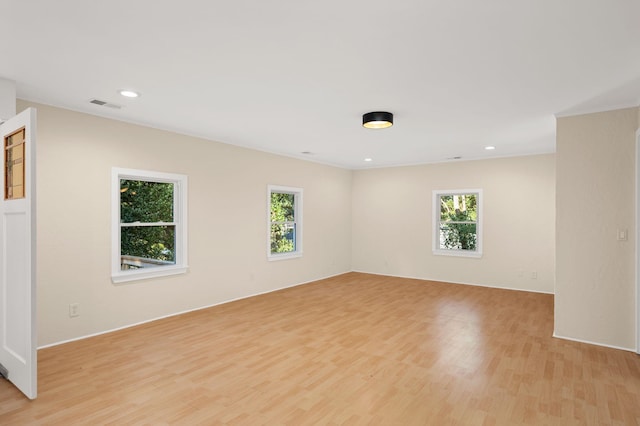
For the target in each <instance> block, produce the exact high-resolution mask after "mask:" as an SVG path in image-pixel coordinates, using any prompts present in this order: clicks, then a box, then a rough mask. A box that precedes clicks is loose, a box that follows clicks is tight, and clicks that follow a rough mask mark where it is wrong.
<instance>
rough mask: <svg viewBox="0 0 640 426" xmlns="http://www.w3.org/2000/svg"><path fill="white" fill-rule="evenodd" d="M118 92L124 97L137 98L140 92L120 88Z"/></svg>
mask: <svg viewBox="0 0 640 426" xmlns="http://www.w3.org/2000/svg"><path fill="white" fill-rule="evenodd" d="M120 94H121V95H122V96H124V97H125V98H137V97H138V96H140V93H138V92H134V91H133V90H121V91H120Z"/></svg>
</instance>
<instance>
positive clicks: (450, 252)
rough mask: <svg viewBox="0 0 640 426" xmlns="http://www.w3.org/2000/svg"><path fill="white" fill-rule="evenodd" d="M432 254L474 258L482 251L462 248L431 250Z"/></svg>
mask: <svg viewBox="0 0 640 426" xmlns="http://www.w3.org/2000/svg"><path fill="white" fill-rule="evenodd" d="M433 254H434V255H436V256H454V257H470V258H474V259H480V258H481V257H482V252H476V251H462V250H433Z"/></svg>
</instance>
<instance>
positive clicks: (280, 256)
mask: <svg viewBox="0 0 640 426" xmlns="http://www.w3.org/2000/svg"><path fill="white" fill-rule="evenodd" d="M297 257H302V252H300V251H296V252H293V253H282V254H269V255H267V260H268V261H269V262H272V261H275V260H286V259H295V258H297Z"/></svg>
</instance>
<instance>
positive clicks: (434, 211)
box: [431, 189, 484, 258]
mask: <svg viewBox="0 0 640 426" xmlns="http://www.w3.org/2000/svg"><path fill="white" fill-rule="evenodd" d="M464 194H477V195H478V197H477V200H476V213H477V215H478V218H477V220H476V250H475V251H466V250H443V249H441V248H439V244H437V243H436V240H437V239H438V238H439V236H440V227H439V226H438V224H439V223H440V219H439V218H440V203H438V199H439V198H440V196H441V195H464ZM483 202H484V195H483V194H482V189H454V190H448V189H434V190H433V191H431V219H432V222H431V230H432V232H433V235H432V238H431V252H432V253H433V254H434V255H436V256H457V257H470V258H481V257H482V222H483V221H484V216H483V215H484V212H483V210H482V204H483Z"/></svg>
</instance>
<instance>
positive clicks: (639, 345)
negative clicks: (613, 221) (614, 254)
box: [635, 128, 640, 354]
mask: <svg viewBox="0 0 640 426" xmlns="http://www.w3.org/2000/svg"><path fill="white" fill-rule="evenodd" d="M639 169H640V128H639V129H638V130H636V212H635V213H636V214H635V219H636V222H635V226H636V247H635V249H636V256H635V274H636V279H635V281H636V324H635V325H636V353H637V354H640V273H639V272H638V268H640V229H639V228H638V226H639V225H640V217H639V216H640V170H639Z"/></svg>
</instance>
